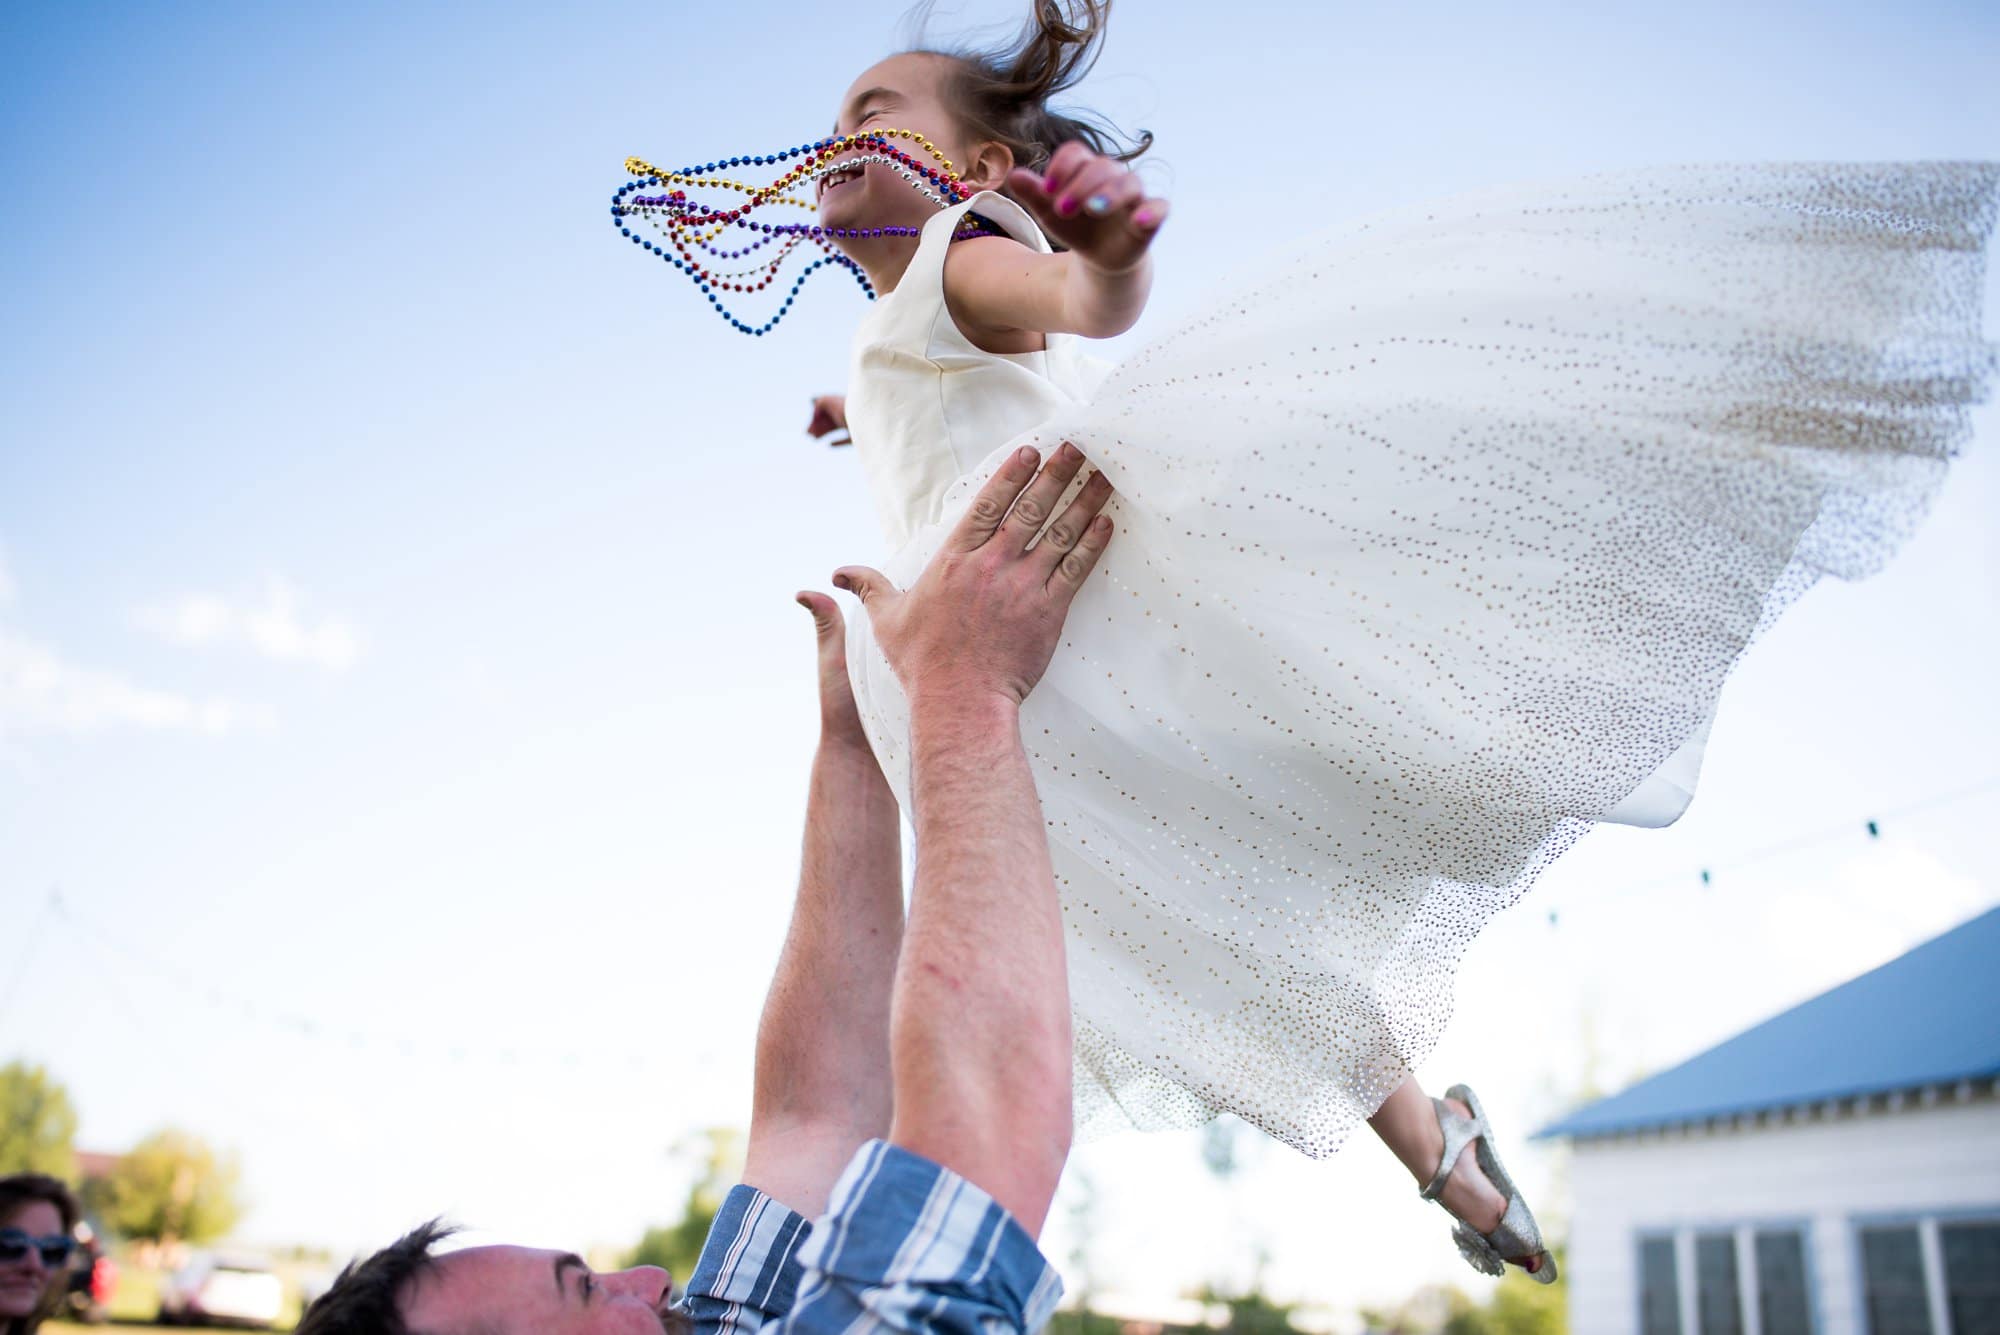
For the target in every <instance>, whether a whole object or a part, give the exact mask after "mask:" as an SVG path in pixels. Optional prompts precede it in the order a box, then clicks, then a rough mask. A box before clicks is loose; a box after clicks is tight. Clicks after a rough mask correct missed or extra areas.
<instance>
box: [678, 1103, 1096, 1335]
mask: <svg viewBox="0 0 2000 1335" xmlns="http://www.w3.org/2000/svg"><path fill="white" fill-rule="evenodd" d="M1061 1296H1062V1280H1061V1278H1060V1277H1058V1276H1057V1274H1056V1272H1055V1268H1054V1267H1053V1266H1051V1265H1050V1264H1049V1263H1048V1261H1047V1260H1046V1259H1045V1258H1044V1257H1043V1256H1042V1253H1041V1251H1040V1249H1039V1248H1037V1247H1036V1246H1035V1240H1034V1239H1033V1238H1031V1237H1029V1236H1028V1234H1027V1232H1026V1231H1025V1230H1024V1229H1022V1227H1021V1226H1020V1224H1019V1223H1017V1222H1016V1221H1015V1220H1014V1218H1013V1216H1011V1215H1009V1214H1008V1213H1007V1212H1006V1211H1005V1210H1004V1209H1002V1208H1001V1207H1000V1206H999V1204H997V1203H996V1202H995V1201H994V1200H993V1198H992V1197H991V1196H988V1195H987V1194H986V1193H985V1192H984V1191H981V1190H980V1189H979V1188H978V1187H975V1186H973V1185H972V1183H970V1182H968V1181H966V1180H965V1179H964V1178H962V1177H960V1176H959V1175H958V1174H956V1173H954V1172H952V1171H950V1170H949V1169H946V1168H942V1167H940V1166H939V1165H937V1164H935V1163H932V1162H931V1161H930V1160H929V1159H926V1158H924V1157H923V1156H921V1155H917V1154H912V1153H910V1152H909V1151H908V1150H905V1149H900V1148H898V1147H897V1146H894V1145H890V1144H888V1143H887V1142H885V1141H880V1140H871V1141H869V1142H868V1143H867V1144H866V1145H863V1146H862V1147H861V1148H860V1149H859V1150H857V1151H856V1152H855V1155H854V1158H853V1160H852V1161H850V1162H849V1163H848V1165H847V1169H846V1171H845V1172H843V1173H842V1174H841V1177H840V1181H839V1182H838V1183H837V1184H836V1185H835V1186H834V1189H833V1196H832V1198H831V1200H830V1201H829V1202H828V1205H827V1212H826V1214H825V1215H824V1216H823V1217H821V1219H820V1220H819V1221H818V1222H817V1223H811V1224H809V1223H807V1222H806V1220H805V1218H804V1217H803V1216H801V1215H799V1214H796V1213H794V1212H793V1211H791V1210H788V1209H786V1208H785V1207H784V1206H782V1205H780V1204H778V1203H777V1202H776V1201H774V1200H772V1199H771V1198H770V1197H769V1196H766V1195H765V1194H764V1193H763V1192H761V1191H758V1190H756V1189H755V1188H753V1187H745V1186H739V1187H735V1188H733V1189H732V1190H731V1191H730V1193H729V1195H728V1197H727V1198H726V1199H725V1200H724V1201H723V1203H722V1209H721V1211H720V1212H719V1213H718V1214H717V1215H716V1217H715V1224H714V1226H713V1227H711V1228H710V1229H709V1233H708V1241H707V1243H705V1244H704V1245H703V1247H702V1252H701V1259H700V1261H698V1262H697V1263H696V1264H695V1268H694V1274H693V1275H692V1276H690V1277H689V1279H688V1283H687V1287H686V1289H685V1290H683V1292H682V1296H681V1308H682V1310H683V1311H685V1312H686V1313H687V1314H688V1315H689V1316H690V1317H691V1318H692V1319H693V1320H694V1322H695V1326H696V1330H697V1335H754V1333H755V1332H762V1335H863V1332H868V1331H874V1330H895V1331H904V1332H933V1331H935V1332H939V1333H940V1335H1005V1333H1006V1332H1031V1331H1035V1330H1039V1329H1040V1328H1041V1327H1042V1326H1043V1325H1045V1324H1046V1323H1047V1322H1048V1319H1049V1314H1050V1313H1051V1312H1053V1311H1054V1310H1055V1305H1056V1300H1057V1299H1058V1298H1060V1297H1061ZM766 1327H768V1328H769V1329H766Z"/></svg>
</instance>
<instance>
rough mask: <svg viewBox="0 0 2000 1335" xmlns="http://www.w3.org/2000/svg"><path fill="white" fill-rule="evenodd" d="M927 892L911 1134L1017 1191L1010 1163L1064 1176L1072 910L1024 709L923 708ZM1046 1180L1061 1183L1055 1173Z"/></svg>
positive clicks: (982, 704) (914, 1005)
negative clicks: (1066, 917)
mask: <svg viewBox="0 0 2000 1335" xmlns="http://www.w3.org/2000/svg"><path fill="white" fill-rule="evenodd" d="M911 711H912V713H911V729H910V739H911V748H912V764H913V773H912V777H911V802H912V805H913V808H914V810H913V813H912V816H913V820H914V823H915V825H916V830H917V876H916V889H915V892H914V895H913V896H912V899H911V905H910V922H909V927H908V931H907V933H906V936H905V940H904V945H903V961H902V967H901V969H900V970H899V971H898V974H897V982H896V1009H895V1019H894V1026H893V1041H894V1049H895V1065H896V1088H897V1094H898V1100H899V1102H898V1106H897V1119H896V1121H897V1128H898V1136H897V1139H898V1141H899V1143H902V1142H904V1140H905V1134H904V1133H905V1131H906V1129H909V1130H910V1131H911V1132H912V1135H911V1139H913V1140H914V1142H915V1143H911V1144H910V1146H909V1147H910V1148H912V1149H915V1150H917V1151H919V1152H922V1153H930V1154H932V1156H933V1157H941V1156H942V1155H945V1154H961V1155H963V1154H964V1153H965V1150H964V1147H966V1146H968V1145H969V1146H972V1147H973V1150H972V1152H971V1154H970V1156H969V1157H968V1158H967V1159H966V1161H965V1162H961V1163H952V1162H950V1161H949V1159H941V1161H944V1162H946V1166H947V1167H953V1168H957V1169H959V1170H960V1171H961V1172H965V1173H966V1174H967V1176H969V1177H971V1178H972V1179H973V1180H974V1181H976V1182H979V1183H980V1184H981V1185H982V1186H985V1187H986V1188H987V1189H988V1190H989V1191H991V1192H993V1194H994V1195H995V1196H996V1197H997V1198H999V1199H1000V1201H1001V1203H1002V1204H1003V1205H1006V1206H1007V1207H1008V1208H1009V1209H1012V1210H1014V1211H1015V1212H1016V1213H1017V1214H1019V1215H1022V1216H1023V1218H1024V1222H1026V1223H1028V1225H1029V1227H1030V1228H1031V1229H1032V1228H1034V1227H1036V1226H1038V1225H1039V1222H1040V1214H1041V1211H1042V1209H1044V1208H1046V1205H1047V1201H1046V1197H1043V1198H1042V1199H1041V1200H1040V1201H1039V1202H1037V1201H1036V1200H1035V1199H1034V1198H1035V1192H1034V1191H1033V1190H1024V1191H1022V1192H1020V1193H1019V1194H1018V1198H1017V1199H1009V1196H1010V1195H1013V1194H1015V1193H1013V1192H1011V1191H1010V1185H1011V1183H1012V1182H1013V1180H1014V1179H1013V1177H1012V1176H1010V1175H1011V1174H1014V1173H1016V1172H1017V1171H1018V1170H1017V1168H1016V1167H1014V1165H1020V1166H1022V1167H1027V1168H1030V1170H1031V1174H1032V1175H1037V1176H1039V1175H1043V1174H1045V1173H1046V1171H1047V1170H1050V1169H1051V1168H1053V1170H1054V1171H1060V1165H1061V1160H1062V1158H1063V1157H1064V1156H1065V1155H1066V1154H1067V1152H1068V1147H1069V1133H1070V1127H1069V1107H1070V1088H1069V1080H1070V1066H1069V1063H1070V1018H1069V984H1068V974H1067V970H1066V968H1065V965H1064V959H1063V941H1062V915H1061V911H1060V909H1059V907H1058V905H1057V901H1056V894H1055V879H1054V875H1053V873H1052V871H1051V869H1050V865H1049V852H1048V837H1047V831H1046V828H1045V826H1044V823H1043V817H1042V809H1041V803H1040V801H1039V799H1038V798H1037V796H1036V793H1035V785H1034V779H1033V776H1032V774H1031V773H1030V772H1029V769H1028V762H1027V756H1026V753H1025V752H1024V750H1023V749H1022V746H1021V737H1020V716H1019V709H1018V706H1016V705H1014V704H1012V703H1011V702H1002V701H998V700H993V699H984V700H978V699H976V700H971V701H968V700H965V699H951V698H949V697H947V698H943V699H938V700H925V699H923V698H921V697H919V698H916V699H913V700H912V702H911ZM1047 1180H1048V1182H1049V1184H1050V1185H1052V1184H1053V1177H1052V1176H1051V1177H1048V1179H1047Z"/></svg>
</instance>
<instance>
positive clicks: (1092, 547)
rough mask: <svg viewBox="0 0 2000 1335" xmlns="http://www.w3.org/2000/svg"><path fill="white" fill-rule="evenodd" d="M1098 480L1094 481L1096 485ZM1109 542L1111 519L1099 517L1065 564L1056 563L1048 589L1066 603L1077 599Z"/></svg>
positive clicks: (1071, 550)
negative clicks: (1077, 593) (1078, 591)
mask: <svg viewBox="0 0 2000 1335" xmlns="http://www.w3.org/2000/svg"><path fill="white" fill-rule="evenodd" d="M1096 480H1097V479H1096V478H1092V479H1091V481H1093V482H1094V481H1096ZM1110 541H1111V516H1110V515H1098V516H1097V517H1096V518H1094V519H1092V520H1091V521H1090V523H1088V524H1087V525H1085V526H1084V530H1083V538H1082V540H1081V541H1079V542H1078V543H1077V544H1076V546H1074V547H1072V548H1070V549H1069V550H1068V551H1067V552H1064V553H1063V558H1062V560H1060V561H1058V562H1056V569H1055V574H1054V575H1053V576H1051V577H1050V579H1049V588H1050V589H1052V590H1056V591H1058V592H1059V593H1061V594H1062V596H1063V600H1064V601H1065V602H1067V601H1068V600H1069V599H1071V598H1073V597H1075V596H1076V591H1077V590H1078V589H1080V588H1082V587H1083V582H1084V581H1085V580H1086V579H1089V578H1090V572H1091V571H1092V570H1094V569H1096V568H1097V558H1098V557H1100V556H1102V555H1104V548H1105V546H1106V545H1107V544H1108V543H1109V542H1110Z"/></svg>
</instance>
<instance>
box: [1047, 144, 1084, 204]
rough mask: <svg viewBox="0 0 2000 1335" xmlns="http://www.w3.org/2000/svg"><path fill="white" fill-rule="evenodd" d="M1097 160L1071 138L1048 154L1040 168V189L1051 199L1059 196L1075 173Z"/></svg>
mask: <svg viewBox="0 0 2000 1335" xmlns="http://www.w3.org/2000/svg"><path fill="white" fill-rule="evenodd" d="M1096 160H1097V155H1096V154H1095V153H1093V152H1091V151H1090V150H1089V149H1088V148H1085V147H1084V146H1083V145H1082V144H1081V143H1079V142H1078V141H1076V140H1074V139H1072V140H1070V141H1069V142H1068V143H1067V144H1063V145H1062V146H1060V147H1059V148H1057V149H1056V151H1055V152H1054V153H1053V154H1051V155H1050V157H1049V163H1048V166H1046V167H1044V168H1043V169H1042V190H1043V193H1045V194H1047V195H1048V196H1049V197H1050V198H1051V199H1056V198H1060V197H1061V195H1062V193H1063V190H1064V188H1065V187H1067V186H1068V185H1069V183H1070V181H1071V180H1073V179H1074V178H1075V176H1076V174H1077V173H1078V172H1080V171H1082V170H1083V169H1084V168H1085V167H1087V166H1089V165H1090V164H1091V163H1092V162H1094V161H1096Z"/></svg>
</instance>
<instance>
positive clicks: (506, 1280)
mask: <svg viewBox="0 0 2000 1335" xmlns="http://www.w3.org/2000/svg"><path fill="white" fill-rule="evenodd" d="M451 1232H452V1230H451V1229H449V1228H447V1227H445V1226H444V1225H442V1224H440V1223H439V1222H438V1221H437V1220H432V1221H431V1222H430V1223H428V1224H421V1225H419V1226H418V1227H416V1228H414V1229H411V1230H410V1231H409V1232H408V1233H406V1234H404V1235H403V1236H402V1237H401V1238H398V1239H397V1240H396V1241H395V1242H393V1243H391V1244H389V1245H388V1246H387V1247H384V1248H383V1249H382V1250H381V1251H379V1252H376V1253H375V1254H374V1255H373V1256H371V1257H369V1258H368V1259H366V1260H364V1261H357V1262H355V1263H354V1264H352V1265H350V1266H348V1267H347V1269H346V1270H344V1271H342V1272H341V1274H340V1278H339V1279H336V1280H335V1281H334V1282H333V1287H332V1288H330V1289H328V1290H327V1291H326V1293H325V1295H324V1296H322V1297H321V1298H320V1299H319V1301H317V1302H315V1303H314V1304H313V1305H312V1306H311V1307H310V1308H308V1309H307V1310H306V1314H305V1318H304V1319H303V1320H301V1321H300V1322H299V1327H298V1332H297V1335H687V1332H688V1331H689V1330H690V1328H691V1323H690V1322H689V1320H688V1318H687V1316H686V1315H685V1314H684V1313H682V1312H680V1311H678V1310H677V1309H675V1308H672V1307H670V1306H669V1305H668V1304H669V1301H670V1300H671V1298H672V1297H673V1278H672V1276H670V1275H668V1274H667V1272H666V1271H664V1270H662V1269H660V1268H659V1267H658V1266H650V1265H642V1266H635V1267H633V1268H632V1269H630V1270H620V1271H616V1272H615V1273H611V1274H599V1273H597V1272H596V1271H594V1270H592V1269H591V1268H590V1267H589V1266H587V1265H585V1264H584V1263H583V1261H582V1260H581V1259H580V1258H578V1257H576V1256H573V1255H570V1254H569V1253H566V1252H549V1251H538V1250H536V1249H534V1248H530V1247H470V1248H467V1249H466V1250H464V1251H459V1252H450V1253H447V1254H445V1255H443V1256H433V1255H431V1248H432V1247H434V1246H435V1245H436V1244H437V1243H438V1242H439V1241H441V1240H442V1239H444V1238H446V1237H448V1236H450V1234H451Z"/></svg>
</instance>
